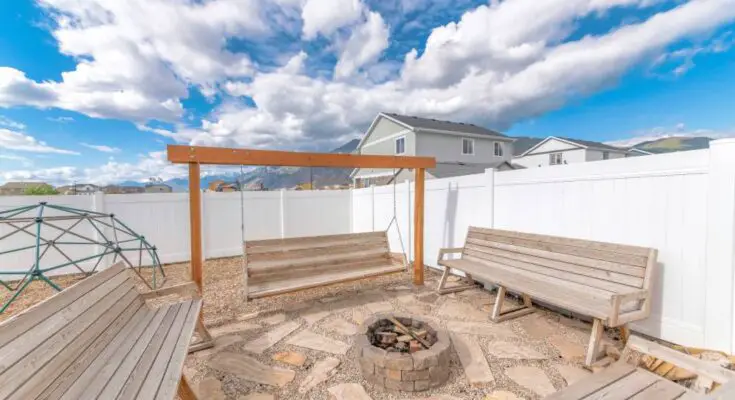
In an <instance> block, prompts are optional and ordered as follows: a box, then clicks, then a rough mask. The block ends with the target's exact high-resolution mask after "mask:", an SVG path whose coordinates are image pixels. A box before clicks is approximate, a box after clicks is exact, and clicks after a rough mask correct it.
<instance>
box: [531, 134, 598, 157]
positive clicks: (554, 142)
mask: <svg viewBox="0 0 735 400" xmlns="http://www.w3.org/2000/svg"><path fill="white" fill-rule="evenodd" d="M584 148H585V147H584V146H582V145H579V144H577V143H574V142H570V141H567V140H562V139H558V138H555V137H553V136H549V137H547V138H546V139H544V140H542V141H540V142H539V143H537V144H536V145H535V146H533V147H531V148H530V149H528V150H526V151H525V152H524V153H523V154H521V155H520V156H519V157H525V156H528V155H532V154H544V153H554V152H560V151H568V150H577V149H584Z"/></svg>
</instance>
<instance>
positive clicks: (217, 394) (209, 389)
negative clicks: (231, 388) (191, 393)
mask: <svg viewBox="0 0 735 400" xmlns="http://www.w3.org/2000/svg"><path fill="white" fill-rule="evenodd" d="M196 394H197V397H199V398H200V399H211V400H225V399H226V396H225V392H223V391H222V382H220V381H219V379H217V378H215V377H211V376H208V377H206V378H204V379H202V381H201V382H199V385H197V389H196Z"/></svg>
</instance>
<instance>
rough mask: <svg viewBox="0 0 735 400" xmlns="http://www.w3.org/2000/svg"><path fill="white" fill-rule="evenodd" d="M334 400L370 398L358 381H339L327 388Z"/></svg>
mask: <svg viewBox="0 0 735 400" xmlns="http://www.w3.org/2000/svg"><path fill="white" fill-rule="evenodd" d="M327 391H328V392H329V395H330V398H331V399H334V400H372V397H370V396H369V395H368V394H367V392H366V391H365V388H364V387H362V385H360V384H359V383H340V384H339V385H336V386H332V387H330V388H329V389H327Z"/></svg>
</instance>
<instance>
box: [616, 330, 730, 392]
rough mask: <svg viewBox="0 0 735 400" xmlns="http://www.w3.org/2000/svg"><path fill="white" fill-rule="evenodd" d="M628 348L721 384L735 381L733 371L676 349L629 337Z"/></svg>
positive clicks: (636, 337)
mask: <svg viewBox="0 0 735 400" xmlns="http://www.w3.org/2000/svg"><path fill="white" fill-rule="evenodd" d="M626 346H627V347H628V348H630V349H631V350H635V351H638V352H641V353H645V354H648V355H651V356H654V357H656V358H659V359H661V360H664V361H668V362H670V363H672V364H674V365H676V366H677V367H679V368H683V369H685V370H687V371H691V372H694V373H696V374H697V375H701V376H704V377H707V378H709V379H712V380H713V381H715V382H717V383H720V384H722V383H725V382H728V381H730V380H733V379H735V372H733V371H730V370H728V369H725V368H722V367H720V366H718V365H717V364H714V363H710V362H707V361H703V360H700V359H698V358H694V357H692V356H690V355H687V354H684V353H681V352H678V351H676V350H674V349H670V348H668V347H664V346H662V345H660V344H658V343H654V342H650V341H648V340H645V339H642V338H640V337H638V336H631V337H629V338H628V343H627V344H626Z"/></svg>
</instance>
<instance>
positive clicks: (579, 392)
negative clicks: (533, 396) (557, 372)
mask: <svg viewBox="0 0 735 400" xmlns="http://www.w3.org/2000/svg"><path fill="white" fill-rule="evenodd" d="M633 372H635V367H634V366H632V365H628V364H625V363H621V362H618V363H615V364H613V365H611V366H610V367H609V368H607V369H605V370H604V371H601V372H598V373H596V374H593V375H590V376H589V377H587V378H585V379H583V380H581V381H578V382H576V383H574V384H571V385H569V386H567V387H566V388H565V389H562V390H560V391H558V392H556V393H554V394H551V395H549V396H547V397H545V398H544V400H579V399H583V398H585V397H586V396H589V395H592V394H594V393H597V392H598V391H599V390H600V389H602V388H604V387H606V386H609V385H611V384H614V383H615V382H617V381H619V380H621V379H623V378H625V377H626V376H628V375H630V374H632V373H633Z"/></svg>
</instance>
